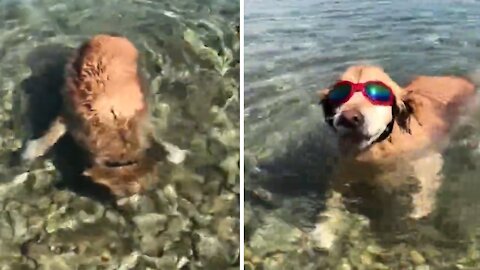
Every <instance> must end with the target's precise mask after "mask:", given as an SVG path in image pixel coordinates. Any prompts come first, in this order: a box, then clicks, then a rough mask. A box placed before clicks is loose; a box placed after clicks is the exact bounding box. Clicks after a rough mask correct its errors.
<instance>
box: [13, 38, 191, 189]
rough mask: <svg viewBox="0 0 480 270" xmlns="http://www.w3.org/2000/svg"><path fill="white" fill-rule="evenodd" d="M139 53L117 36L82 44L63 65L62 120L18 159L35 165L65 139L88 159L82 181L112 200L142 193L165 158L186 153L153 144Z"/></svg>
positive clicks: (177, 160) (178, 157)
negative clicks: (95, 185)
mask: <svg viewBox="0 0 480 270" xmlns="http://www.w3.org/2000/svg"><path fill="white" fill-rule="evenodd" d="M137 61H138V51H137V49H136V48H135V46H134V45H133V44H132V43H131V42H130V41H129V40H128V39H126V38H125V37H122V36H120V35H107V34H104V35H97V36H94V37H92V38H91V39H90V40H88V41H87V42H85V43H83V44H82V45H81V46H80V47H79V48H78V49H77V50H76V52H75V54H74V55H73V57H71V60H70V61H69V62H68V64H67V65H66V72H65V85H64V87H63V89H62V97H63V104H62V109H61V113H60V115H59V116H58V117H57V118H56V119H55V120H54V121H53V122H52V123H51V125H50V127H49V128H48V130H47V131H46V132H45V133H44V134H42V135H41V136H40V137H38V138H36V139H32V140H29V141H28V142H27V144H26V147H25V149H24V152H23V153H22V157H23V158H24V159H25V160H33V159H35V158H37V157H39V156H42V155H44V154H46V153H47V151H48V150H49V149H50V148H51V147H52V146H53V145H54V144H55V143H56V142H57V141H58V140H59V139H60V138H62V137H63V136H64V135H65V134H66V133H68V134H69V135H70V136H71V137H72V138H73V139H74V141H75V143H76V144H78V146H79V147H80V148H81V149H83V150H84V152H85V155H86V159H85V160H86V166H85V170H84V171H83V175H85V176H88V177H89V178H91V180H93V181H94V182H95V183H98V184H100V185H103V186H106V187H107V188H109V190H110V191H111V192H112V193H113V194H114V195H116V196H126V195H131V194H134V193H138V192H141V191H143V190H145V189H147V188H148V187H149V186H150V185H152V184H153V183H154V182H155V181H156V179H157V177H156V175H157V173H156V163H157V162H158V161H160V160H163V159H164V158H165V157H167V158H168V157H171V156H172V155H173V156H175V155H176V157H174V158H168V159H169V160H170V161H172V162H174V163H179V162H182V161H183V159H184V155H183V154H184V153H183V152H182V150H179V149H178V148H177V149H176V148H175V147H174V146H172V145H170V144H164V143H162V142H159V141H158V140H156V138H155V136H154V130H153V126H152V125H151V121H150V114H149V108H148V105H147V100H146V98H147V97H148V91H147V88H146V87H145V86H144V83H143V81H142V78H141V75H140V72H139V68H138V64H137Z"/></svg>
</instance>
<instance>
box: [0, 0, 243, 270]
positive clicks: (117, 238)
mask: <svg viewBox="0 0 480 270" xmlns="http://www.w3.org/2000/svg"><path fill="white" fill-rule="evenodd" d="M238 23H239V2H238V1H225V0H211V1H210V0H207V1H150V0H121V1H120V0H118V1H117V0H114V1H76V0H75V1H73V0H71V1H61V2H59V1H49V0H32V1H29V0H25V1H17V0H15V1H10V0H1V1H0V74H1V75H0V97H1V100H0V158H1V162H0V166H1V169H0V175H1V179H0V209H2V210H1V211H0V268H2V269H230V268H238V264H239V260H238V253H239V246H238V245H239V244H238V242H239V241H238V240H239V239H238V228H239V225H238V222H239V218H238V217H239V209H238V192H239V182H238V181H239V179H238V171H239V168H238V160H239V153H238V150H239V133H238V127H239V124H238V123H239V105H238V104H239V102H238V96H239V83H238V78H239V67H238V59H239V44H238V43H239V42H238V40H239V39H238V33H237V30H238V29H237V26H238ZM98 33H117V34H121V35H124V36H126V37H127V38H129V39H130V40H131V41H132V42H133V43H134V44H135V45H136V46H137V48H138V49H139V51H140V55H141V57H140V58H141V60H140V62H141V66H142V73H143V74H144V75H145V77H146V79H147V82H148V85H149V87H150V90H151V96H150V97H149V102H150V103H151V111H152V114H153V121H154V124H155V127H156V132H157V133H158V135H159V136H161V137H162V138H163V139H164V140H166V141H169V142H171V143H173V144H176V145H177V146H179V147H181V148H183V149H187V150H189V151H190V155H189V156H188V158H187V160H186V161H185V162H184V163H183V164H182V165H178V166H174V165H172V164H168V163H159V165H158V166H159V167H160V172H161V173H160V175H158V177H159V180H160V181H159V184H158V186H156V187H155V188H154V189H152V190H150V191H148V192H146V193H145V194H141V195H135V196H132V197H129V198H124V199H121V200H119V201H118V202H112V201H109V200H107V197H106V194H105V193H104V190H102V189H99V188H98V187H96V186H92V185H91V184H89V183H87V182H78V181H75V180H74V179H73V178H72V175H73V173H75V172H72V169H71V168H72V166H71V165H72V163H74V162H75V158H76V157H75V155H74V154H73V153H74V152H72V151H73V149H74V148H72V147H73V146H72V141H71V140H69V139H68V138H65V139H63V140H62V141H60V142H59V143H58V144H57V145H56V147H55V149H54V150H53V151H52V153H51V154H49V155H48V156H47V157H45V158H43V159H39V160H37V161H36V162H34V163H33V164H24V163H22V162H19V160H18V153H19V151H20V150H21V147H22V142H23V141H24V140H25V139H27V138H30V137H32V136H33V137H37V136H40V135H41V134H42V132H44V130H45V128H46V127H48V125H49V123H50V121H51V119H52V118H54V117H55V116H56V115H57V114H58V112H59V109H60V98H59V95H58V93H59V89H60V88H61V87H62V83H63V67H64V64H65V61H66V60H67V58H68V57H69V56H70V54H71V52H72V49H73V48H76V47H78V46H79V45H80V43H81V42H83V41H84V40H86V39H87V38H89V37H90V36H92V35H94V34H98Z"/></svg>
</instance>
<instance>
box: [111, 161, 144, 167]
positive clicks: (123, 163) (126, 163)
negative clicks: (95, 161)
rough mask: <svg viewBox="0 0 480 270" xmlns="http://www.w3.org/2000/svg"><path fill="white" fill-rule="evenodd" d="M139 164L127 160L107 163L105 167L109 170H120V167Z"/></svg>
mask: <svg viewBox="0 0 480 270" xmlns="http://www.w3.org/2000/svg"><path fill="white" fill-rule="evenodd" d="M136 164H138V161H136V160H125V161H105V162H104V163H103V165H104V166H105V167H108V168H119V167H128V166H133V165H136Z"/></svg>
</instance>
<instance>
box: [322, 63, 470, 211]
mask: <svg viewBox="0 0 480 270" xmlns="http://www.w3.org/2000/svg"><path fill="white" fill-rule="evenodd" d="M340 79H341V80H349V81H352V82H366V81H372V80H377V81H378V80H380V81H382V82H384V83H386V84H387V85H388V86H390V87H391V88H392V90H393V92H394V95H395V100H396V104H395V105H394V106H393V107H392V110H391V116H390V117H386V115H385V116H382V117H380V116H378V115H376V116H372V119H375V120H376V121H383V122H382V123H381V126H383V127H386V126H387V124H388V123H389V122H390V121H391V120H392V119H393V121H394V124H393V130H392V132H391V133H390V134H389V136H388V137H387V138H386V139H384V140H383V141H380V142H377V143H373V144H371V145H369V146H368V147H366V148H361V149H359V148H358V146H356V145H354V144H355V142H354V141H352V140H349V139H348V136H349V134H345V135H343V136H340V137H339V140H340V146H341V148H342V149H343V151H342V153H347V152H349V154H345V155H343V157H342V158H341V162H340V163H339V164H338V168H337V169H338V174H337V175H336V177H335V179H334V185H333V186H334V188H335V189H336V190H338V191H340V193H345V192H347V191H346V189H348V188H347V187H351V186H352V185H351V184H352V183H353V182H357V181H360V182H365V181H366V183H368V184H369V185H373V186H376V187H379V188H380V189H382V190H383V191H385V192H386V193H391V192H392V191H394V190H395V189H396V188H399V187H401V186H402V185H404V184H405V180H402V179H406V178H408V177H410V176H413V177H414V178H416V180H417V181H418V185H419V189H420V190H419V191H418V192H417V193H414V194H413V210H412V212H411V214H410V216H411V217H414V218H420V217H424V216H426V215H428V214H429V213H430V212H431V211H432V210H433V206H434V198H435V191H436V190H437V189H438V187H439V184H440V171H441V167H442V164H443V159H442V158H441V155H440V152H441V150H442V148H443V146H444V145H445V143H446V141H447V140H448V136H447V135H448V133H449V131H451V130H452V128H453V127H454V126H455V123H457V122H458V121H459V117H460V116H461V113H462V111H464V110H465V109H466V108H467V106H466V105H467V103H468V101H469V100H470V99H471V98H472V97H474V91H475V87H474V85H473V84H472V83H471V82H469V81H468V80H466V79H463V78H460V77H454V76H444V77H428V76H420V77H417V78H416V79H414V80H413V81H412V82H411V83H410V84H408V85H407V86H406V87H405V88H402V87H400V86H399V85H398V84H397V83H395V82H394V81H393V80H392V79H391V78H390V77H389V76H388V75H387V74H386V73H385V72H384V71H383V70H382V69H381V68H379V67H375V66H354V67H350V68H348V69H347V71H346V72H345V73H344V74H343V75H342V76H341V78H340ZM328 91H329V90H328V89H326V90H322V91H320V96H321V100H322V104H324V103H325V102H326V101H325V99H326V96H327V94H328ZM324 106H325V105H324ZM371 106H375V105H373V104H371V103H370V102H369V101H368V100H367V99H366V98H365V97H363V96H362V97H361V98H357V99H356V100H355V101H354V102H350V101H348V102H346V103H344V104H342V105H340V106H339V107H338V108H335V109H334V110H333V111H336V112H339V113H341V112H342V110H345V109H346V108H347V109H348V108H351V107H355V108H357V109H359V110H362V108H365V107H371ZM324 109H325V107H324ZM367 112H368V111H367ZM326 113H329V112H328V110H327V112H326ZM330 113H332V109H331V108H330ZM326 117H329V116H328V115H326Z"/></svg>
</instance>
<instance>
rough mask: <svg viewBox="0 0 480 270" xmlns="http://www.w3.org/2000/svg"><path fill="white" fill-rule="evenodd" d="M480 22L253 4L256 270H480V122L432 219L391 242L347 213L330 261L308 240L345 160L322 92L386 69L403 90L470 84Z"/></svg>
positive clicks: (381, 9) (349, 5) (381, 4)
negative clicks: (352, 74)
mask: <svg viewBox="0 0 480 270" xmlns="http://www.w3.org/2000/svg"><path fill="white" fill-rule="evenodd" d="M479 19H480V6H479V4H478V3H476V2H474V1H401V2H394V1H361V2H358V1H311V0H304V1H288V0H287V1H257V0H246V1H245V106H246V108H245V123H246V124H245V145H246V150H245V152H246V167H247V168H246V169H247V173H246V175H247V178H246V184H245V185H246V188H247V190H246V197H247V198H248V201H247V203H246V206H247V208H246V216H247V223H246V224H247V225H246V241H247V243H248V244H247V250H246V256H247V261H248V262H249V265H250V266H251V267H253V266H256V267H263V268H264V269H328V268H331V269H336V268H335V267H339V269H414V268H415V267H417V268H418V269H427V268H425V267H427V265H428V266H430V269H480V266H479V264H478V251H479V250H478V248H477V246H478V240H477V238H476V236H475V235H476V231H477V229H478V228H480V223H479V220H478V219H477V218H475V217H476V216H477V215H476V214H475V213H477V210H478V209H477V205H478V203H479V200H478V183H477V181H476V179H477V178H478V175H479V171H478V169H477V168H478V165H480V157H479V156H478V153H477V152H476V151H474V150H472V149H471V148H469V147H467V146H465V142H466V141H467V142H474V143H475V142H476V140H477V134H479V129H478V121H477V120H476V119H478V116H475V117H474V118H473V119H474V120H470V121H468V123H467V124H465V125H464V126H462V127H461V128H460V129H459V130H458V131H457V133H456V135H455V137H454V140H453V141H452V143H451V146H450V147H449V148H448V149H447V150H446V151H445V153H444V157H445V160H446V161H445V165H444V168H443V174H444V175H445V180H444V185H443V186H442V189H441V191H440V192H439V195H438V198H439V203H438V206H437V211H436V212H435V213H434V214H433V215H432V216H431V218H429V219H427V220H425V221H422V222H418V223H414V224H406V225H405V224H402V226H403V228H396V229H391V230H390V231H387V232H385V234H382V235H380V234H379V233H378V232H373V231H372V230H370V229H369V227H368V226H367V225H365V222H366V220H365V218H364V217H362V216H358V215H355V214H352V213H348V212H346V211H340V214H339V215H341V218H343V223H342V224H344V225H345V224H348V225H345V226H346V229H345V231H348V232H349V233H344V234H343V235H342V236H341V237H340V238H341V244H340V245H339V248H338V249H337V250H336V252H334V253H333V254H330V255H329V256H326V255H325V254H324V253H322V252H320V251H318V250H316V248H315V245H314V244H312V239H310V235H309V234H308V233H309V232H310V231H311V229H312V228H313V227H314V224H315V222H316V221H317V220H318V218H317V215H318V213H319V212H320V211H321V210H323V209H324V208H325V206H324V195H325V190H326V185H327V182H328V179H329V175H330V173H331V170H332V166H331V165H332V163H333V165H334V164H335V163H334V157H336V155H337V152H336V149H335V146H334V145H335V144H334V141H333V140H332V139H330V138H328V133H326V132H325V128H326V127H325V126H324V124H323V123H322V121H323V120H322V113H321V110H320V108H319V107H318V106H317V105H316V103H317V99H316V97H315V91H316V90H319V89H322V88H324V87H325V86H327V85H328V84H329V83H331V82H332V80H333V79H334V78H335V76H336V75H338V73H339V72H342V71H343V70H344V69H345V68H346V67H347V66H349V65H352V64H355V63H361V62H367V63H373V64H378V65H381V66H383V67H384V68H385V69H386V71H387V72H388V73H389V74H390V75H391V77H392V78H393V79H394V80H395V81H397V82H398V83H399V84H401V85H404V84H406V83H408V81H409V79H411V78H412V77H413V76H415V75H444V74H445V75H446V74H458V75H469V74H470V73H472V72H473V71H475V70H478V67H479V61H480V57H479V51H480V36H479V35H478V33H479V30H480V23H479ZM332 160H333V162H332ZM367 221H368V220H367ZM280 234H281V235H284V237H276V235H280ZM379 247H380V248H382V249H383V250H382V252H378V249H377V248H379ZM367 248H368V250H370V251H371V252H370V251H368V252H364V251H365V250H367ZM417 252H418V253H419V254H420V255H421V257H422V258H423V259H424V260H422V259H419V257H418V256H417V255H418V254H417ZM260 265H261V266H260ZM279 267H280V268H279ZM281 267H283V268H281ZM349 267H350V268H349ZM382 267H384V268H382ZM422 267H423V268H422ZM461 267H464V268H461ZM468 267H470V268H468Z"/></svg>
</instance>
